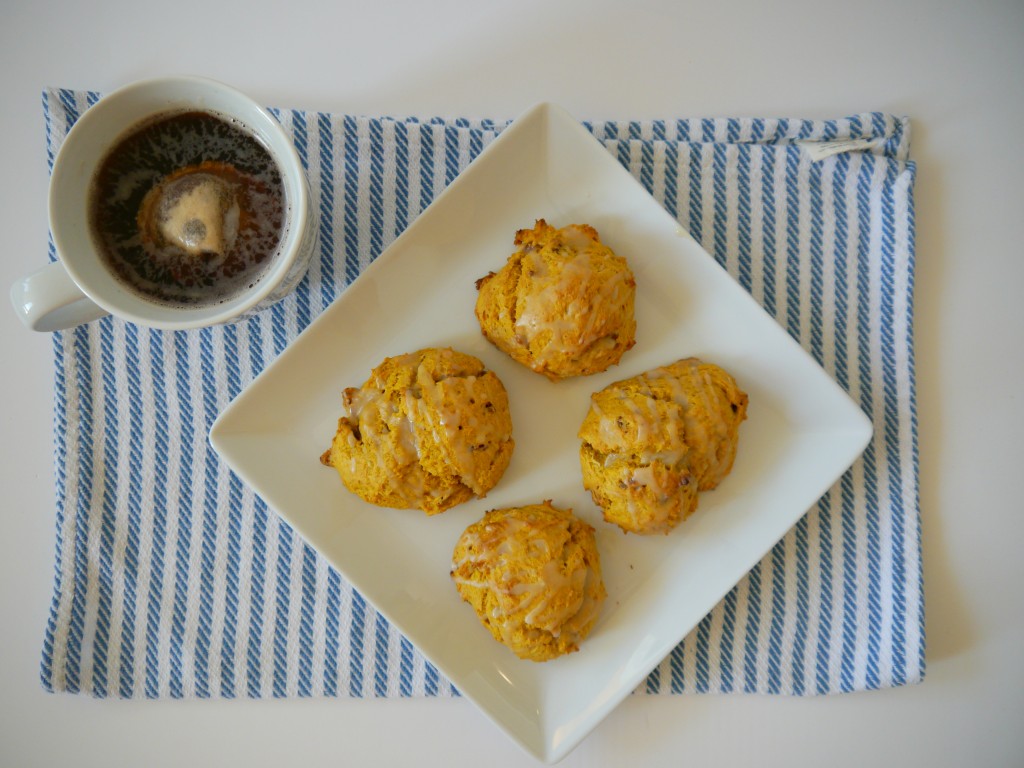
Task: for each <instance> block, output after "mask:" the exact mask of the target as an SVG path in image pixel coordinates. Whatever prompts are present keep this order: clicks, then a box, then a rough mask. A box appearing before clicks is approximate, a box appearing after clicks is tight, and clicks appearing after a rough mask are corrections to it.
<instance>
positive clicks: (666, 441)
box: [579, 357, 747, 534]
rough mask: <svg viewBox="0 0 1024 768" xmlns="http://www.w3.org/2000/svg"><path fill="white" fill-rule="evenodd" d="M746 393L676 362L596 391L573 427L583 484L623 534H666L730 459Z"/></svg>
mask: <svg viewBox="0 0 1024 768" xmlns="http://www.w3.org/2000/svg"><path fill="white" fill-rule="evenodd" d="M746 416H747V395H746V393H744V392H743V391H742V390H741V389H740V388H739V387H738V386H737V384H736V381H735V380H734V379H733V377H732V376H731V375H729V373H727V372H726V371H725V370H723V369H722V368H720V367H718V366H717V365H713V364H711V363H705V362H702V361H701V360H698V359H697V358H693V357H691V358H687V359H685V360H679V361H678V362H675V363H673V364H671V365H668V366H665V367H663V368H656V369H654V370H651V371H647V372H646V373H642V374H640V375H639V376H634V377H633V378H630V379H625V380H623V381H617V382H615V383H614V384H610V385H609V386H607V387H605V388H604V389H602V390H601V391H600V392H596V393H595V394H593V395H592V396H591V399H590V410H589V411H588V412H587V415H586V418H584V420H583V424H582V426H581V427H580V431H579V437H580V439H581V440H582V444H581V446H580V467H581V469H582V472H583V486H584V487H585V488H586V489H587V490H588V491H590V495H591V497H592V498H593V499H594V502H595V503H596V504H597V505H598V506H600V507H601V508H602V509H603V510H604V518H605V520H606V521H608V522H610V523H614V524H615V525H618V526H619V527H620V528H622V530H623V531H626V532H629V533H640V534H650V533H668V532H669V531H670V530H672V529H673V528H674V527H676V526H677V525H678V524H679V523H680V522H682V521H683V520H684V519H686V517H688V516H689V515H690V514H691V513H692V512H693V511H694V510H695V509H696V508H697V494H698V491H706V490H711V489H712V488H715V487H716V486H717V485H718V484H719V483H720V482H721V481H722V479H723V478H724V477H725V476H726V475H728V474H729V471H730V470H731V469H732V465H733V461H734V459H735V457H736V446H737V442H738V439H739V426H740V423H741V422H742V421H743V420H744V419H745V418H746Z"/></svg>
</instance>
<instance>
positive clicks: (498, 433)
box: [320, 349, 514, 515]
mask: <svg viewBox="0 0 1024 768" xmlns="http://www.w3.org/2000/svg"><path fill="white" fill-rule="evenodd" d="M342 401H343V406H344V413H343V415H342V417H341V418H340V419H339V420H338V430H337V433H336V434H335V436H334V440H333V441H332V443H331V447H330V449H329V450H328V451H326V452H325V453H324V454H323V455H322V456H321V457H320V461H321V462H322V463H324V464H326V465H329V466H332V467H334V469H335V470H337V472H338V474H339V475H340V476H341V479H342V482H344V484H345V487H346V488H348V489H349V490H350V491H352V492H353V493H355V494H356V495H358V496H360V497H361V498H363V499H365V500H366V501H368V502H370V503H371V504H378V505H380V506H383V507H396V508H399V509H406V508H419V509H422V510H423V511H424V512H426V513H427V514H428V515H433V514H436V513H438V512H443V511H444V510H446V509H449V508H450V507H453V506H455V505H456V504H460V503H462V502H463V501H467V500H469V499H471V498H473V497H474V496H479V497H482V496H484V495H486V494H487V492H488V491H489V490H490V489H491V488H493V487H494V486H495V484H496V483H497V482H498V480H499V479H501V476H502V474H503V473H504V472H505V468H506V467H507V466H508V463H509V460H510V459H511V458H512V449H513V447H514V442H513V440H512V418H511V415H510V414H509V409H508V395H507V394H506V392H505V387H504V386H503V385H502V383H501V381H500V380H499V379H498V377H497V376H495V375H494V373H492V372H491V371H488V370H487V369H486V368H484V365H483V363H481V362H480V361H479V360H478V359H477V358H475V357H473V356H472V355H467V354H463V353H461V352H456V351H455V350H452V349H422V350H420V351H418V352H412V353H410V354H407V355H401V356H399V357H389V358H387V359H385V360H384V362H382V363H381V364H380V365H379V366H377V367H376V368H374V369H373V371H372V372H371V374H370V378H369V379H368V380H367V381H366V383H365V384H363V386H362V387H360V388H359V389H354V388H350V389H346V390H345V391H344V393H343V396H342Z"/></svg>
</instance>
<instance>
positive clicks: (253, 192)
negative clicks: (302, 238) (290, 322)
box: [89, 112, 286, 306]
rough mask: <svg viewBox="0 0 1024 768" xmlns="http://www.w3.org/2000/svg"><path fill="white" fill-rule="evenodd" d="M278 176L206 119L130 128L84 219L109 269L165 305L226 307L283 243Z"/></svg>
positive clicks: (203, 115) (247, 141) (254, 148)
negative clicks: (87, 220) (217, 305)
mask: <svg viewBox="0 0 1024 768" xmlns="http://www.w3.org/2000/svg"><path fill="white" fill-rule="evenodd" d="M285 206H286V202H285V195H284V189H283V186H282V182H281V174H280V171H279V170H278V168H277V165H276V164H275V163H274V160H273V158H272V157H271V156H270V153H269V152H268V151H267V149H266V148H265V147H264V146H263V145H262V144H261V143H260V142H259V141H258V140H257V139H255V138H254V137H253V136H251V135H250V134H249V133H247V132H246V131H244V130H242V129H241V128H240V127H238V126H237V125H235V124H234V123H232V122H230V121H229V120H228V119H225V118H222V117H219V116H217V115H214V114H211V113H208V112H175V113H167V114H163V115H158V116H156V117H154V118H151V119H149V120H147V121H145V122H144V123H141V124H139V125H138V126H135V127H134V128H132V129H130V130H129V131H128V132H127V133H126V134H125V135H124V136H123V137H122V138H121V139H119V140H118V141H117V143H116V144H115V146H114V148H113V149H112V150H111V151H110V152H109V154H108V155H107V156H106V157H105V158H104V160H103V161H102V162H101V164H100V168H99V170H98V171H97V173H96V176H95V178H94V179H93V185H92V191H91V195H90V200H89V219H90V224H91V226H92V230H93V235H94V237H95V238H96V240H97V242H99V243H100V244H101V246H102V247H101V248H100V250H101V252H102V254H103V257H104V259H105V260H106V262H107V263H108V265H109V266H110V267H111V268H112V269H113V270H114V272H116V273H117V274H118V275H119V276H120V278H121V280H122V281H123V282H124V283H125V284H126V285H127V286H128V287H129V288H130V289H131V290H132V291H133V292H134V293H136V294H138V295H140V296H142V297H144V298H147V299H150V300H152V301H156V302H159V303H162V304H169V305H173V306H196V305H204V304H217V303H222V302H225V301H228V300H230V299H232V298H233V297H234V296H236V295H237V294H239V293H240V292H243V291H245V290H248V289H249V288H250V287H252V286H253V285H255V283H256V282H257V281H258V280H259V279H260V277H261V276H262V274H263V272H264V271H266V268H267V267H268V265H269V264H270V263H271V262H272V260H273V256H274V254H275V253H276V252H277V249H278V247H279V245H280V243H281V240H282V237H283V235H284V221H285Z"/></svg>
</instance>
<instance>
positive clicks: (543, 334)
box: [476, 219, 636, 381]
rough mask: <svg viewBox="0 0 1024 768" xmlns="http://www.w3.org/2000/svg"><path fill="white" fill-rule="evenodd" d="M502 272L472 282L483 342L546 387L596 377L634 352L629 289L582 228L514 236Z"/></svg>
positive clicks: (611, 258)
mask: <svg viewBox="0 0 1024 768" xmlns="http://www.w3.org/2000/svg"><path fill="white" fill-rule="evenodd" d="M515 244H516V245H517V246H519V250H517V251H516V252H515V253H513V254H512V255H511V256H510V257H509V258H508V261H507V263H506V264H505V266H504V267H502V268H501V269H500V270H499V271H498V272H491V273H490V274H488V275H487V276H486V277H482V278H480V279H479V280H478V281H477V289H478V290H479V294H478V296H477V301H476V317H477V320H479V322H480V329H481V330H482V331H483V334H484V336H486V337H487V339H488V340H489V341H490V342H491V343H493V344H494V345H495V346H496V347H498V349H500V350H501V351H503V352H505V353H506V354H508V355H509V356H511V357H512V359H513V360H516V361H517V362H520V363H522V364H523V365H525V366H527V367H528V368H532V369H533V370H534V371H536V372H537V373H542V374H544V375H545V376H547V377H548V378H549V379H551V380H552V381H554V380H557V379H564V378H567V377H569V376H586V375H588V374H592V373H599V372H601V371H604V370H606V369H607V368H608V367H609V366H612V365H615V364H616V363H618V362H619V360H620V358H621V357H622V355H623V353H624V352H626V350H628V349H629V348H630V347H632V346H633V344H634V335H635V333H636V321H635V320H634V318H633V302H634V297H635V294H636V281H635V280H634V279H633V273H632V272H631V271H630V269H629V265H628V264H627V263H626V260H625V259H624V258H622V257H621V256H618V255H616V254H615V253H613V252H612V250H611V248H609V247H608V246H606V245H604V244H603V243H602V242H601V240H600V238H599V237H598V234H597V231H596V230H595V229H594V228H593V227H591V226H588V225H586V224H572V225H570V226H567V227H563V228H562V229H555V228H554V227H551V226H549V225H548V223H547V222H546V221H544V219H538V220H537V223H536V225H535V226H534V228H533V229H521V230H519V231H518V232H516V237H515Z"/></svg>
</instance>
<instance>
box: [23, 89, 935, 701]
mask: <svg viewBox="0 0 1024 768" xmlns="http://www.w3.org/2000/svg"><path fill="white" fill-rule="evenodd" d="M97 98H98V95H97V94H94V93H85V92H75V91H68V90H51V91H47V92H46V93H45V94H44V96H43V108H44V112H45V117H46V129H47V148H48V154H49V160H50V163H51V165H52V163H53V158H54V155H55V153H56V151H57V149H58V147H59V146H60V143H61V141H62V140H63V138H64V136H65V135H66V133H67V131H68V129H69V128H70V126H71V125H72V124H73V123H74V122H75V120H76V118H77V117H78V116H79V115H80V114H81V113H82V111H83V110H85V109H86V108H88V106H89V105H90V104H92V103H93V102H95V101H96V99H97ZM275 115H276V116H277V117H278V119H279V120H280V121H281V122H282V123H283V125H284V126H285V128H286V129H287V130H288V131H289V133H290V134H291V135H292V136H293V138H294V141H295V144H296V146H297V148H298V151H299V154H300V156H301V157H302V159H303V161H304V162H305V163H306V166H307V169H308V173H309V178H310V182H311V187H312V191H313V197H314V204H315V205H316V207H317V208H318V210H319V212H320V215H321V223H320V247H321V250H320V253H319V255H318V257H316V258H315V259H314V262H313V264H312V267H311V269H310V272H309V274H308V275H307V277H306V278H305V279H304V280H303V282H302V283H301V285H300V287H299V289H298V290H297V291H296V292H295V293H294V294H293V295H291V296H290V297H288V298H287V299H286V300H285V301H283V302H282V303H280V304H278V305H276V306H275V307H273V308H272V309H269V310H266V311H264V312H262V313H259V314H258V315H256V316H254V317H251V318H249V319H247V320H245V321H243V322H241V323H239V324H237V325H235V326H227V327H218V328H210V329H204V330H201V331H190V332H173V333H172V332H162V331H155V330H149V329H145V328H139V327H136V326H134V325H130V324H126V323H123V322H121V321H118V320H114V319H112V318H109V317H108V318H105V319H103V320H100V321H97V322H94V323H91V324H89V325H87V326H83V327H79V328H75V329H73V330H69V331H65V332H62V333H56V334H54V335H53V351H54V381H55V409H54V437H55V453H56V462H55V467H56V477H55V479H56V488H57V509H56V533H57V536H56V539H57V540H56V566H55V577H56V579H55V581H56V584H55V590H54V596H53V604H52V608H51V612H50V616H49V621H48V623H47V626H46V632H45V640H44V645H43V654H42V670H41V674H42V681H43V685H44V686H45V687H46V688H47V689H48V690H53V691H72V692H87V693H90V694H92V695H94V696H111V695H116V696H120V697H165V696H166V697H189V696H199V697H209V696H228V697H232V696H248V697H267V696H275V697H280V696H314V695H316V696H319V695H327V696H424V695H425V696H452V695H457V691H456V690H455V689H454V687H453V686H452V685H451V683H450V682H449V681H447V680H445V679H444V678H443V676H441V675H440V674H439V673H438V671H437V669H436V668H435V667H434V666H433V665H432V664H431V663H430V662H429V661H428V660H427V659H425V658H424V657H423V656H422V655H421V654H420V653H419V652H418V651H417V649H416V648H414V647H413V646H412V645H411V644H410V643H409V642H408V640H406V639H405V638H403V637H402V636H401V635H400V634H399V633H398V632H397V631H396V630H395V629H394V628H393V627H391V626H390V625H389V624H388V623H387V621H385V620H384V618H383V617H381V616H380V615H378V614H377V613H376V611H375V610H374V608H373V606H372V605H370V604H368V603H367V602H366V601H365V600H364V598H363V597H362V596H361V595H360V594H358V592H356V591H355V590H353V589H352V588H351V586H350V585H349V584H347V583H346V582H345V580H344V579H343V578H341V577H340V575H339V574H338V573H337V572H336V571H334V570H333V569H332V568H331V567H329V566H328V565H327V564H326V563H325V562H324V560H323V559H322V558H321V557H319V556H318V555H317V553H316V552H315V551H314V550H313V549H312V548H311V547H310V546H308V545H307V544H306V543H305V542H303V541H302V540H301V539H300V538H299V537H298V536H297V535H296V534H295V533H294V532H293V531H292V529H291V528H290V527H289V526H288V525H287V524H286V523H284V522H283V521H282V520H281V519H279V518H278V517H277V516H276V515H275V514H274V513H273V511H272V510H270V509H268V508H267V506H266V505H265V504H264V502H263V501H262V500H261V499H260V498H258V497H256V496H255V495H254V494H253V493H252V492H251V491H250V490H249V489H247V488H246V487H245V486H244V485H243V484H242V483H241V482H240V481H239V479H238V478H237V477H235V476H234V475H232V474H231V473H230V472H229V471H228V470H227V469H226V467H225V466H224V465H223V463H222V462H221V461H220V460H219V458H218V457H217V455H216V454H215V453H214V452H213V450H212V449H211V448H210V446H209V444H208V442H207V431H208V429H209V427H210V425H211V424H212V422H213V420H214V419H215V417H216V416H217V414H218V413H219V412H220V411H221V410H222V409H223V408H224V406H225V405H226V404H227V403H228V402H230V400H231V399H232V398H233V397H234V396H235V395H237V394H238V393H239V391H241V389H242V388H244V387H245V386H246V385H247V384H248V383H249V382H250V381H251V380H252V379H253V377H255V376H256V375H257V374H258V373H259V372H260V371H261V370H262V369H263V368H264V367H265V366H266V365H267V364H268V363H269V362H271V361H272V360H273V359H274V357H275V356H276V355H278V354H279V353H280V352H281V351H282V350H283V349H284V348H285V346H286V345H287V344H288V343H289V342H290V341H291V340H292V339H294V338H295V336H296V335H297V334H298V333H299V332H300V331H302V330H303V328H305V326H306V325H307V324H308V323H309V322H310V321H311V320H312V319H313V318H314V317H316V316H317V314H319V313H320V312H321V311H322V310H323V309H324V308H326V307H327V306H328V304H330V302H331V301H332V300H333V299H334V298H335V297H336V296H337V295H338V294H339V293H340V292H341V291H343V290H344V289H345V286H346V285H348V284H349V283H350V282H351V281H352V280H354V279H355V278H356V277H357V276H358V275H359V273H360V271H361V270H362V269H364V268H365V267H366V266H367V265H368V264H369V263H370V262H371V261H372V260H373V259H374V258H375V257H376V256H377V255H378V254H379V253H380V252H381V251H382V250H383V249H384V248H385V247H386V246H387V245H388V244H389V242H390V241H392V240H393V239H394V238H395V237H396V236H397V235H398V234H399V233H400V232H401V231H402V230H403V229H404V228H405V227H406V226H407V225H408V224H409V222H410V221H412V219H413V218H414V217H415V216H416V215H417V214H418V213H419V212H420V211H421V210H422V209H423V208H424V207H425V206H426V205H427V204H428V203H429V202H430V201H431V200H432V199H433V198H434V197H435V196H436V195H437V194H438V193H439V192H440V191H441V190H442V189H443V188H444V187H445V185H447V184H448V183H449V182H451V181H452V180H453V179H454V178H455V176H456V175H457V174H458V173H459V171H460V170H462V169H463V168H465V167H466V165H467V164H468V163H469V162H470V161H471V160H472V159H473V158H474V157H475V156H476V155H477V154H478V153H479V152H480V151H481V150H482V149H483V148H484V147H485V146H486V145H487V144H488V143H489V142H490V141H491V140H492V139H493V138H494V137H495V135H496V134H497V133H498V132H499V131H500V130H501V129H502V128H503V127H504V125H505V123H504V122H500V123H499V122H492V121H488V120H476V121H471V120H464V119H458V120H442V119H432V120H416V119H402V120H395V119H367V118H357V117H351V116H343V115H331V114H323V113H315V112H302V111H287V110H278V111H275ZM587 127H588V129H589V130H591V131H592V132H593V133H594V135H595V136H597V137H598V138H599V139H600V140H601V141H602V142H604V144H605V145H606V146H607V148H608V151H609V152H611V153H612V154H613V155H614V156H615V157H616V158H618V160H619V161H620V162H621V163H622V164H623V165H624V166H626V167H627V168H628V169H629V170H630V171H631V172H632V173H633V174H634V175H635V176H636V177H637V178H638V179H639V180H640V182H641V183H642V184H643V185H644V186H645V187H646V188H647V189H648V190H649V191H650V192H651V194H653V195H654V197H655V198H656V199H657V200H658V201H659V202H660V203H662V204H663V205H664V206H665V208H667V209H668V210H669V211H670V212H671V213H672V214H673V215H674V216H675V217H677V219H678V220H679V222H680V224H681V225H682V226H683V227H685V228H687V229H688V230H689V231H690V232H691V233H692V234H693V236H694V237H695V238H696V239H697V240H698V241H700V242H701V243H702V244H703V245H704V247H705V248H706V249H707V250H708V251H709V252H710V253H712V254H713V255H714V257H715V258H716V259H717V260H718V261H719V262H720V264H721V265H722V266H723V268H725V269H726V270H727V271H728V272H729V273H730V274H731V275H732V276H733V277H734V278H735V279H736V280H737V281H738V282H739V283H740V284H741V285H742V286H743V287H744V288H746V289H747V290H748V291H750V292H751V293H752V294H753V296H754V297H755V298H756V299H757V301H759V302H761V303H762V304H763V306H764V307H765V308H766V309H767V311H768V312H769V313H770V314H771V315H772V316H774V317H775V318H776V320H777V321H778V322H779V323H780V324H782V325H783V326H784V327H785V328H786V329H787V330H788V331H789V333H790V334H792V336H793V337H794V338H796V339H797V340H798V341H799V343H801V344H802V345H803V346H804V348H805V349H807V350H808V352H810V353H811V354H812V355H813V356H814V358H815V359H816V360H818V362H820V363H821V365H822V366H823V367H824V368H825V370H827V371H828V373H829V374H830V375H831V376H833V377H834V378H835V380H836V381H837V382H838V383H839V384H840V385H841V386H842V387H844V388H845V389H846V390H847V391H849V393H850V394H851V396H852V397H853V398H854V400H855V401H856V402H858V403H860V405H861V407H862V408H863V409H864V411H865V412H866V413H867V414H868V415H869V417H870V418H871V419H872V421H873V423H874V437H873V440H872V442H871V443H870V444H869V446H868V448H867V450H866V451H865V452H864V454H863V456H862V457H861V458H860V459H859V460H858V461H857V463H856V464H855V465H854V466H853V468H852V469H850V470H849V471H848V472H847V473H846V474H845V475H844V476H843V477H842V478H841V480H840V481H839V482H837V483H836V485H835V486H834V487H833V488H831V489H830V490H829V491H828V493H826V494H825V496H824V497H823V498H822V499H821V500H820V501H819V502H818V504H817V505H816V506H815V507H814V508H813V509H811V510H809V512H808V514H807V515H806V516H805V517H803V519H801V520H800V522H799V523H798V524H797V525H796V526H795V527H794V528H793V530H792V531H790V533H789V534H788V535H787V536H786V537H785V538H784V539H783V540H782V541H780V542H779V543H778V545H777V546H775V548H774V549H773V550H772V551H771V552H770V553H769V554H768V555H767V556H766V557H765V558H764V559H763V560H762V562H761V563H760V564H758V565H757V566H756V567H755V568H754V569H753V570H752V571H751V572H750V574H749V575H748V576H747V577H746V578H745V579H744V580H743V581H742V582H741V583H740V584H739V585H737V586H736V588H735V589H733V590H732V591H731V592H730V593H729V594H728V595H727V596H726V597H725V598H724V599H723V600H722V601H721V603H720V604H719V605H718V606H717V607H716V608H715V609H714V610H713V611H712V612H711V613H710V614H709V615H708V616H707V617H706V618H705V619H704V620H703V621H702V622H701V623H700V625H699V626H698V627H697V628H696V629H695V630H694V631H693V632H692V634H691V635H690V636H688V637H687V638H686V639H685V640H684V641H683V642H682V643H680V644H679V646H678V647H676V648H675V649H674V650H673V651H672V653H671V654H670V655H669V656H668V657H667V658H666V659H665V660H664V662H663V663H662V664H661V665H660V666H659V667H658V668H657V669H656V670H655V671H654V672H653V673H652V674H651V675H650V676H649V677H648V678H647V680H646V682H645V683H644V684H643V685H641V686H640V687H639V688H638V692H639V693H652V694H656V693H680V692H704V691H716V692H725V691H757V692H765V693H788V694H823V693H830V692H838V691H853V690H861V689H871V688H880V687H886V686H893V685H900V684H905V683H911V682H916V681H918V680H920V679H921V678H922V676H923V673H924V632H923V606H922V585H921V558H920V522H919V513H918V494H917V470H918V463H917V443H916V430H917V427H916V415H915V403H914V374H913V347H912V336H913V334H912V294H913V266H914V262H913V259H914V208H913V181H914V173H915V170H914V164H913V163H912V162H911V161H910V160H909V157H908V150H909V130H908V123H907V122H906V120H902V119H897V118H894V117H891V116H888V115H884V114H861V115H856V116H853V117H850V118H845V119H838V120H821V121H817V120H815V121H810V120H777V119H704V120H671V121H667V120H666V121H662V120H654V121H644V122H594V123H590V124H587ZM54 257H55V254H54V251H53V245H52V242H51V245H50V258H51V259H53V258H54Z"/></svg>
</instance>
